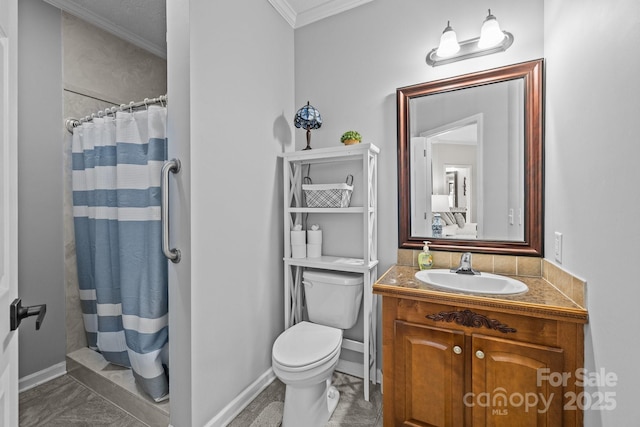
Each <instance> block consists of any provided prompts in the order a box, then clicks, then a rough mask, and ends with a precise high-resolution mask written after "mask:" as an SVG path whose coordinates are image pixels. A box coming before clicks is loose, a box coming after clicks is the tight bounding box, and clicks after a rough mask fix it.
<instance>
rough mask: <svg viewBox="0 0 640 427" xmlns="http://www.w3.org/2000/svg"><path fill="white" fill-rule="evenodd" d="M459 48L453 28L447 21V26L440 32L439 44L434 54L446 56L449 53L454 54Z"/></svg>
mask: <svg viewBox="0 0 640 427" xmlns="http://www.w3.org/2000/svg"><path fill="white" fill-rule="evenodd" d="M459 50H460V45H459V44H458V38H457V37H456V32H455V31H453V28H451V26H450V25H449V22H447V27H446V28H445V29H444V31H443V32H442V36H441V37H440V45H439V46H438V50H437V51H436V55H438V56H439V57H441V58H446V57H449V56H451V55H454V54H455V53H457V52H458V51H459Z"/></svg>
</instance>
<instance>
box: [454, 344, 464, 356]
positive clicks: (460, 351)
mask: <svg viewBox="0 0 640 427" xmlns="http://www.w3.org/2000/svg"><path fill="white" fill-rule="evenodd" d="M453 352H454V353H455V354H461V353H462V347H460V346H459V345H454V346H453Z"/></svg>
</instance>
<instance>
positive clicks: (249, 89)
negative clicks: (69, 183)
mask: <svg viewBox="0 0 640 427" xmlns="http://www.w3.org/2000/svg"><path fill="white" fill-rule="evenodd" d="M169 3H170V4H169V13H168V14H167V18H168V23H167V25H168V29H169V33H168V34H169V40H168V42H169V47H168V49H169V51H168V64H169V81H168V83H169V99H170V106H169V109H170V112H169V123H168V126H169V132H170V137H171V138H172V139H173V140H174V141H175V142H176V143H177V145H173V144H172V148H171V149H172V150H175V151H174V152H173V153H175V154H177V155H178V156H179V157H180V158H181V159H182V160H183V161H184V163H183V166H184V169H183V171H182V172H181V173H180V174H179V175H178V176H176V177H175V179H172V182H174V183H175V184H176V185H175V190H176V191H175V192H174V193H173V195H172V198H173V200H174V201H175V200H179V201H180V206H177V207H176V209H174V210H172V222H173V218H176V217H177V218H179V219H177V220H176V222H177V223H178V224H176V225H177V228H173V227H172V230H175V239H173V240H172V242H175V243H174V244H175V245H176V246H177V247H179V248H180V249H181V250H182V251H183V252H182V253H183V260H182V261H181V262H180V264H177V265H172V266H171V267H170V286H169V288H170V292H172V293H171V294H170V299H171V304H172V306H171V307H170V313H171V325H170V328H171V329H170V332H169V333H170V334H171V337H172V338H171V340H170V345H171V346H172V347H171V349H170V350H171V364H172V365H171V366H177V367H178V369H180V372H181V373H182V374H183V375H174V372H173V370H172V384H171V387H172V397H171V423H172V425H174V426H176V427H182V426H191V425H193V426H201V425H205V424H206V423H207V422H209V421H210V420H212V418H214V417H215V416H216V415H217V414H219V413H220V412H221V411H223V410H224V409H225V407H226V406H227V405H228V404H229V403H230V402H232V401H233V400H234V398H236V397H237V396H238V395H239V394H240V393H242V392H243V391H244V390H245V388H247V387H249V386H250V385H251V384H252V383H253V382H254V381H256V379H258V378H260V377H261V376H262V375H263V374H265V373H267V372H268V371H269V370H270V368H271V347H272V345H273V342H274V341H275V339H276V337H277V336H278V334H279V333H280V332H281V331H282V330H283V328H284V308H283V298H282V295H283V288H282V282H283V267H282V254H283V249H282V235H283V234H282V232H283V231H282V229H283V217H282V212H283V209H282V186H283V185H282V167H281V160H279V159H278V157H277V155H278V153H281V152H283V151H284V150H287V149H288V150H290V149H292V148H293V140H292V130H291V127H292V125H291V118H292V117H293V115H294V113H295V111H294V110H293V89H294V87H293V81H294V74H293V50H294V46H293V42H294V33H293V30H292V29H291V27H289V25H288V24H287V23H286V22H285V21H284V20H283V19H282V17H281V16H280V15H279V14H278V13H277V12H276V11H275V9H274V8H273V7H271V5H270V4H269V2H268V1H265V0H248V1H243V2H238V1H235V0H223V1H216V2H208V1H189V0H182V1H172V2H169ZM176 107H177V108H180V110H174V109H175V108H176ZM174 337H177V339H176V340H174ZM181 344H182V347H178V346H179V345H181ZM174 349H175V350H176V351H174ZM172 369H173V368H172ZM174 387H177V388H174ZM174 390H177V393H174ZM174 408H175V410H174ZM220 422H221V420H220V419H216V421H215V423H213V425H220V424H219V423H220Z"/></svg>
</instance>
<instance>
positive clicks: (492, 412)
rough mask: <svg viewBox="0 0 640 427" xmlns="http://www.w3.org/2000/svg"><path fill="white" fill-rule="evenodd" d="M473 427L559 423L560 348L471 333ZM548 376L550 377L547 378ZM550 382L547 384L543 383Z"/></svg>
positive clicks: (552, 426) (466, 399) (537, 426)
mask: <svg viewBox="0 0 640 427" xmlns="http://www.w3.org/2000/svg"><path fill="white" fill-rule="evenodd" d="M472 343H473V346H472V347H473V354H472V363H471V372H472V378H473V386H472V390H473V391H472V394H466V395H465V397H464V404H465V405H466V406H469V405H470V406H472V413H473V426H474V427H485V426H486V427H500V426H504V427H513V426H518V427H529V426H531V427H543V426H549V427H558V426H561V425H562V401H563V396H562V393H563V388H562V384H561V381H555V379H557V378H556V376H557V375H559V374H561V373H562V367H563V358H564V354H563V351H562V349H559V348H553V347H545V346H539V345H534V344H527V343H522V342H517V341H510V340H505V339H501V338H494V337H488V336H481V335H473V338H472ZM550 376H551V377H550ZM549 378H552V379H553V380H552V381H549Z"/></svg>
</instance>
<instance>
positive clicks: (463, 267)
mask: <svg viewBox="0 0 640 427" xmlns="http://www.w3.org/2000/svg"><path fill="white" fill-rule="evenodd" d="M451 272H452V273H457V274H475V275H479V274H480V272H479V271H476V270H474V269H473V268H471V252H465V253H463V254H462V256H461V257H460V264H459V265H458V268H452V269H451Z"/></svg>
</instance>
